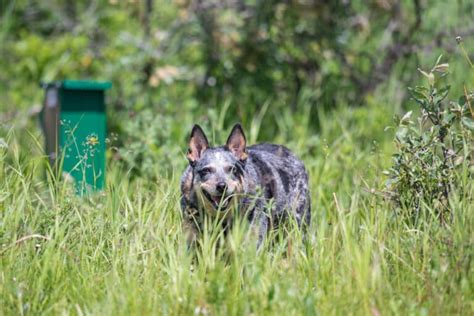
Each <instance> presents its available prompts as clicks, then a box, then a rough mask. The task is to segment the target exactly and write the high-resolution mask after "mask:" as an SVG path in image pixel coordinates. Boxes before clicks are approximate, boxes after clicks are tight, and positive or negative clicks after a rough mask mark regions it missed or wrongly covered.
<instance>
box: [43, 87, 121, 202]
mask: <svg viewBox="0 0 474 316" xmlns="http://www.w3.org/2000/svg"><path fill="white" fill-rule="evenodd" d="M111 86H112V84H111V83H110V82H98V81H78V80H65V81H60V82H52V83H45V84H42V87H43V88H44V89H45V98H44V104H43V109H42V111H41V125H42V127H43V131H44V134H45V140H46V152H47V155H48V157H49V160H50V163H51V164H52V166H53V167H54V169H55V170H56V171H57V172H62V175H63V176H64V177H66V178H69V179H72V180H73V181H74V183H75V187H76V190H77V192H78V194H81V195H82V194H84V193H88V192H93V191H97V190H101V189H103V188H104V185H105V151H106V147H105V137H106V115H105V90H107V89H109V88H110V87H111Z"/></svg>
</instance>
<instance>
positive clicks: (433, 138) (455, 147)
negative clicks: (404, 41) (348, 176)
mask: <svg viewBox="0 0 474 316" xmlns="http://www.w3.org/2000/svg"><path fill="white" fill-rule="evenodd" d="M440 60H441V56H440V58H438V60H437V62H436V64H435V66H434V67H433V68H432V69H431V70H430V71H429V72H425V71H423V70H421V69H418V70H419V72H420V73H421V74H423V76H424V77H426V79H427V81H428V85H427V86H417V87H415V88H413V89H410V93H411V95H412V98H413V100H415V101H416V103H417V104H418V105H419V106H420V110H421V115H420V116H419V118H418V119H417V120H415V121H414V120H412V119H411V115H412V112H411V111H410V112H408V113H406V114H405V115H404V116H403V117H402V118H396V125H397V126H398V127H397V132H396V137H395V144H396V147H397V152H396V153H395V154H394V156H393V166H392V167H391V168H390V170H389V171H388V175H389V177H390V179H389V180H388V186H389V188H390V191H391V194H392V197H393V198H394V200H395V201H396V203H397V205H398V206H399V207H400V208H399V209H401V210H405V211H406V212H408V215H409V217H410V218H412V219H416V218H418V215H419V212H420V209H421V207H422V206H423V205H425V206H428V207H430V208H432V209H433V210H434V211H435V213H436V215H437V216H438V217H439V218H440V220H441V221H442V222H444V221H446V219H447V217H446V216H447V215H449V214H450V212H451V211H452V210H450V207H449V203H448V199H449V194H450V193H451V192H453V191H454V190H456V192H461V193H462V190H463V186H462V185H460V180H461V177H459V174H460V173H459V171H460V170H468V172H469V170H470V169H469V167H470V166H472V165H473V161H472V159H473V155H472V153H473V149H474V146H473V137H472V131H473V130H474V121H473V119H474V112H473V109H472V106H471V101H470V100H472V99H473V95H472V94H469V93H467V90H466V89H465V94H464V95H463V96H461V97H460V98H459V100H458V101H457V102H456V101H450V102H448V101H447V100H446V98H447V96H448V92H449V89H450V86H449V85H447V84H446V83H445V79H446V77H447V76H446V75H447V74H448V69H449V64H447V63H443V64H442V63H440ZM470 172H471V173H472V170H471V171H470Z"/></svg>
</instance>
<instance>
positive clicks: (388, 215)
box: [0, 106, 474, 315]
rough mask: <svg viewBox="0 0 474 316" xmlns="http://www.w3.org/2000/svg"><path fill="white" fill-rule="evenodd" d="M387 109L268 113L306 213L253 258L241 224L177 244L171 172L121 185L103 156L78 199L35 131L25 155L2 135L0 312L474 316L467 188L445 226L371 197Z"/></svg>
mask: <svg viewBox="0 0 474 316" xmlns="http://www.w3.org/2000/svg"><path fill="white" fill-rule="evenodd" d="M394 111H396V109H389V108H386V107H381V106H368V107H366V108H356V109H354V108H341V109H339V110H337V111H334V112H332V114H324V113H321V115H319V117H320V120H321V122H320V133H319V134H318V135H311V134H310V133H309V129H308V124H310V123H309V121H308V120H304V113H303V114H302V116H301V117H300V118H299V117H298V116H293V117H290V116H288V115H284V114H282V116H281V117H277V118H276V119H277V122H278V124H279V126H280V129H281V130H283V131H285V130H286V131H287V132H286V133H282V134H281V135H276V137H275V140H276V141H280V142H285V143H286V144H287V145H288V146H289V147H290V148H292V149H293V150H295V151H296V152H297V154H298V155H299V156H301V157H302V158H303V160H304V161H305V163H306V165H307V168H308V170H309V173H310V180H311V192H312V200H313V213H312V214H313V218H312V223H311V227H310V229H309V232H308V236H307V238H306V239H305V240H304V241H302V238H301V235H300V233H299V232H298V231H297V230H293V229H291V227H289V229H288V232H287V238H281V240H280V241H279V242H276V243H270V242H267V243H266V244H265V245H264V248H263V250H262V251H260V252H258V253H257V252H256V251H255V244H254V243H253V242H252V237H251V235H249V233H248V229H247V227H246V226H247V225H246V224H245V222H244V223H241V224H242V225H237V227H236V228H235V229H234V230H233V231H232V233H231V234H230V235H229V236H228V237H227V238H226V239H223V238H221V237H220V236H219V232H218V231H216V230H212V229H209V230H208V231H206V233H205V234H204V236H203V237H202V239H201V245H200V247H198V248H197V249H191V250H188V248H187V246H186V242H185V238H184V235H183V232H182V228H181V215H180V211H179V203H178V201H179V199H178V197H179V190H178V188H179V174H180V172H181V170H174V171H173V173H172V174H173V176H169V173H167V172H165V171H163V170H160V167H159V166H156V174H158V175H163V176H158V180H147V178H133V179H132V178H130V177H128V176H127V174H126V172H124V171H122V170H120V168H118V167H117V166H116V165H114V164H112V165H110V166H109V170H107V174H108V179H107V180H108V185H107V189H106V190H105V191H104V192H103V193H99V194H96V195H91V196H86V197H83V198H80V197H77V196H75V195H74V189H73V188H71V187H70V186H69V184H67V183H62V182H58V181H56V180H55V179H54V177H52V176H47V177H45V175H44V174H45V173H46V174H49V172H48V169H47V167H46V166H47V159H46V158H45V157H40V156H39V155H38V153H39V152H40V148H38V147H40V145H38V142H37V141H36V140H35V139H34V137H33V136H29V142H30V143H31V146H29V148H30V149H28V148H26V147H24V146H22V147H20V146H18V143H17V141H18V136H15V135H14V133H10V134H9V135H7V136H6V142H7V144H8V147H3V148H0V179H1V180H0V314H5V315H9V314H20V315H25V314H40V313H42V314H62V313H66V314H78V315H84V314H100V315H103V314H105V315H113V314H139V315H140V314H172V315H181V314H184V315H186V314H194V315H197V314H203V315H216V314H222V315H224V314H229V315H243V314H244V315H245V314H253V315H269V314H279V315H300V314H308V315H312V314H323V315H325V314H338V315H346V314H361V315H385V314H401V315H406V314H433V315H447V314H465V315H469V314H473V313H474V303H473V298H474V296H473V285H474V284H473V275H474V274H473V271H472V264H471V261H472V256H473V250H472V249H473V248H472V245H473V242H474V237H473V236H474V234H473V227H474V225H473V224H474V223H473V211H474V206H473V203H472V199H473V197H474V195H473V193H474V190H473V188H472V183H470V182H469V181H466V183H465V185H466V187H467V188H468V192H469V193H468V194H467V196H463V197H462V198H461V197H458V195H457V194H456V193H455V192H454V193H453V194H452V196H451V200H450V203H451V205H452V209H453V210H454V218H453V220H452V222H451V223H450V224H449V225H442V224H440V222H439V221H438V220H436V218H435V217H434V216H433V217H431V216H429V214H430V212H432V211H433V210H431V209H429V208H426V207H425V208H423V212H425V213H426V216H422V217H421V218H422V220H420V221H418V222H417V224H416V225H415V226H414V225H410V224H408V222H407V221H405V219H404V218H401V217H399V216H397V215H396V214H397V213H396V212H394V211H393V207H394V206H393V205H392V204H390V202H388V201H386V200H385V199H384V198H383V197H381V196H380V194H378V192H379V191H378V189H379V187H381V186H382V185H383V181H384V178H383V176H382V170H383V169H384V168H386V167H387V166H388V165H389V163H390V154H391V148H392V145H391V139H392V136H393V135H392V134H390V133H389V132H385V133H384V131H383V129H384V127H385V126H386V125H388V124H390V119H391V116H392V114H393V112H394ZM263 112H264V111H262V114H261V115H264V113H263ZM303 112H304V111H303ZM260 120H261V118H260V117H256V118H255V120H254V125H253V126H251V128H250V130H251V133H252V135H253V136H252V137H255V139H256V138H257V136H256V135H258V124H259V121H260ZM285 127H286V129H285ZM215 133H216V135H220V134H222V135H224V133H227V131H223V130H222V124H220V126H218V127H216V130H215ZM219 137H220V136H219ZM175 141H176V146H181V147H185V144H184V143H183V140H181V139H176V140H175ZM269 141H271V140H269ZM35 144H36V145H35ZM176 159H182V161H183V167H184V166H185V163H186V162H185V159H184V156H183V157H176ZM165 175H166V176H165ZM471 182H472V181H471ZM279 233H281V232H274V234H279Z"/></svg>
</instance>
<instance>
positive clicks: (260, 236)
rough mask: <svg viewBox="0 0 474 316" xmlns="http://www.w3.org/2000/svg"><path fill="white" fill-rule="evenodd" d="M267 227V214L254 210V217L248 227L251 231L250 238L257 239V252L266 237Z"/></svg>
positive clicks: (261, 210) (260, 210)
mask: <svg viewBox="0 0 474 316" xmlns="http://www.w3.org/2000/svg"><path fill="white" fill-rule="evenodd" d="M268 226H269V219H268V216H267V214H265V212H264V211H263V208H262V209H256V210H255V211H254V216H253V218H252V221H251V222H250V227H251V230H252V236H255V237H256V239H257V251H259V250H260V249H261V247H262V244H263V241H264V240H265V237H266V236H267V232H268Z"/></svg>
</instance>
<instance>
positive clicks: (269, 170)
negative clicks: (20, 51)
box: [181, 124, 311, 246]
mask: <svg viewBox="0 0 474 316" xmlns="http://www.w3.org/2000/svg"><path fill="white" fill-rule="evenodd" d="M187 158H188V160H189V166H188V167H187V168H186V170H185V171H184V174H183V176H182V177H181V194H182V195H181V208H182V211H183V213H184V214H183V215H184V216H183V217H184V227H185V230H186V233H187V234H188V241H190V242H192V241H194V240H195V238H196V237H197V235H198V233H199V231H200V230H201V229H202V225H203V220H204V217H205V216H211V217H213V218H216V216H223V217H222V219H223V221H222V223H223V229H225V230H227V229H229V227H230V226H231V225H232V218H233V214H235V212H236V211H238V212H237V213H238V214H241V215H243V216H246V217H247V218H248V220H249V221H250V225H251V227H252V229H254V230H255V231H256V233H257V235H258V236H257V238H258V240H257V246H260V245H261V243H262V241H263V239H264V238H265V235H266V234H267V231H268V229H269V228H271V227H277V226H278V225H279V224H280V223H282V221H285V220H286V219H288V217H289V216H293V217H294V219H296V223H297V224H298V226H299V227H301V226H305V225H307V224H309V222H310V217H311V214H310V203H311V201H310V194H309V188H308V174H307V173H306V170H305V167H304V165H303V163H302V162H301V161H300V160H298V158H296V157H295V155H293V154H292V153H291V152H290V151H289V150H288V149H287V148H285V147H284V146H280V145H273V144H258V145H253V146H249V147H247V145H246V140H245V135H244V132H243V130H242V127H241V126H240V124H237V125H235V126H234V128H233V129H232V132H231V133H230V136H229V138H228V139H227V142H226V144H225V145H223V146H218V147H210V146H209V142H208V140H207V137H206V135H205V134H204V132H203V130H202V129H201V127H199V125H194V127H193V129H192V132H191V137H190V140H189V150H188V154H187Z"/></svg>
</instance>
